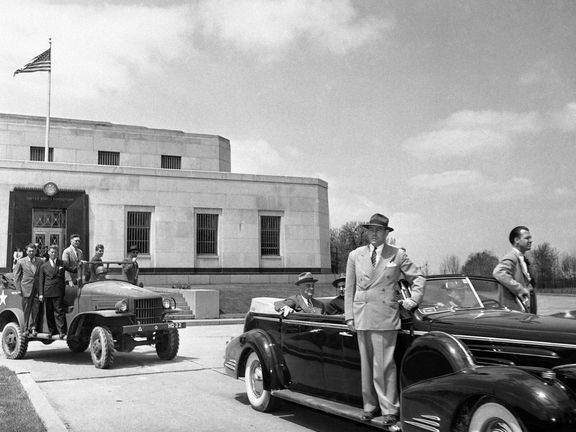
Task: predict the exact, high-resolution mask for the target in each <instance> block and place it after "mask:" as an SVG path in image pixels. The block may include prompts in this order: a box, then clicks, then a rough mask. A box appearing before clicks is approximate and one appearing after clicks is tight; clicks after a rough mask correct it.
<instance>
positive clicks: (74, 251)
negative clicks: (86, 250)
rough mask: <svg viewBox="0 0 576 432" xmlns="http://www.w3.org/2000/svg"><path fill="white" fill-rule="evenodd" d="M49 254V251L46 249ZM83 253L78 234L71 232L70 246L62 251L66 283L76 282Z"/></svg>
mask: <svg viewBox="0 0 576 432" xmlns="http://www.w3.org/2000/svg"><path fill="white" fill-rule="evenodd" d="M48 254H50V251H48ZM83 256H84V255H83V253H82V249H80V235H78V234H72V235H71V236H70V246H68V247H67V248H66V249H64V251H63V252H62V261H63V262H64V266H65V267H66V274H65V278H66V283H67V284H68V285H70V286H73V285H77V284H78V269H79V268H80V266H81V265H82V264H83V263H82V260H83Z"/></svg>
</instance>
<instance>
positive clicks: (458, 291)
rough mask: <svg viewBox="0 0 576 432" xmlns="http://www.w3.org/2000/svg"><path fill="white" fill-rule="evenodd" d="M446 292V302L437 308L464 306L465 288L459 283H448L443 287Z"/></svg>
mask: <svg viewBox="0 0 576 432" xmlns="http://www.w3.org/2000/svg"><path fill="white" fill-rule="evenodd" d="M443 288H444V290H445V294H446V297H445V300H444V301H443V302H438V303H437V304H436V306H446V307H450V308H453V307H462V306H464V296H465V294H466V293H465V290H464V289H463V288H464V287H462V286H460V285H459V284H458V282H457V281H448V282H446V283H445V284H444V286H443Z"/></svg>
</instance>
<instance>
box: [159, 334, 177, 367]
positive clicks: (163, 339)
mask: <svg viewBox="0 0 576 432" xmlns="http://www.w3.org/2000/svg"><path fill="white" fill-rule="evenodd" d="M179 347H180V336H179V335H178V330H177V329H169V330H168V331H166V332H163V333H160V334H157V335H156V354H158V357H159V358H161V359H162V360H172V359H173V358H174V357H176V354H178V348H179Z"/></svg>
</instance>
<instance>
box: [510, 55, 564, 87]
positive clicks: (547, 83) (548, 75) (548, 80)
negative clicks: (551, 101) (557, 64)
mask: <svg viewBox="0 0 576 432" xmlns="http://www.w3.org/2000/svg"><path fill="white" fill-rule="evenodd" d="M561 83H562V80H561V79H560V76H559V75H558V72H557V71H556V69H555V68H554V66H553V65H552V64H550V63H549V62H548V61H545V60H540V61H538V62H537V63H536V64H534V65H533V66H532V68H531V69H530V70H528V71H527V72H525V73H524V74H522V75H521V76H520V78H519V80H518V84H519V85H521V86H525V87H534V86H539V87H551V86H558V85H560V84H561Z"/></svg>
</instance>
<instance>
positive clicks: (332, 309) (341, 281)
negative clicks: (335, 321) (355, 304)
mask: <svg viewBox="0 0 576 432" xmlns="http://www.w3.org/2000/svg"><path fill="white" fill-rule="evenodd" d="M332 286H334V288H336V294H337V295H336V297H334V298H333V299H332V300H330V303H328V306H326V313H327V314H328V315H339V314H343V313H344V292H345V291H346V274H345V273H341V274H340V277H337V278H336V279H334V281H333V282H332Z"/></svg>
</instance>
